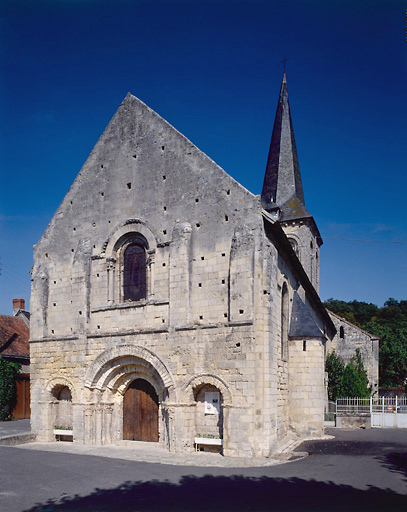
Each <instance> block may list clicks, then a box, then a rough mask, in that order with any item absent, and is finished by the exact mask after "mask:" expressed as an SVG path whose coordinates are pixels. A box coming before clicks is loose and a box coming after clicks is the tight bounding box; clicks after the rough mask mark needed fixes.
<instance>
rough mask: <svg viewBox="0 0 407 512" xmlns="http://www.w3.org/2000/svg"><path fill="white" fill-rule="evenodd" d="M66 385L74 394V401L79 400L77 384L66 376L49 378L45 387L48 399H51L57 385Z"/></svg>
mask: <svg viewBox="0 0 407 512" xmlns="http://www.w3.org/2000/svg"><path fill="white" fill-rule="evenodd" d="M57 386H60V387H64V386H66V387H67V388H69V390H70V391H71V395H72V402H77V393H76V389H75V386H74V385H73V383H72V382H71V381H70V380H68V379H66V378H65V377H60V376H59V377H54V378H53V379H51V380H49V381H48V383H47V384H46V386H45V388H44V394H45V397H46V399H49V397H50V395H51V394H52V391H53V390H54V389H55V388H56V387H57Z"/></svg>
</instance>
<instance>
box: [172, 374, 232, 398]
mask: <svg viewBox="0 0 407 512" xmlns="http://www.w3.org/2000/svg"><path fill="white" fill-rule="evenodd" d="M204 384H211V385H212V386H215V387H216V388H218V389H219V391H220V392H221V393H222V396H223V405H232V398H233V397H232V392H231V390H230V387H229V386H228V384H226V382H225V381H224V380H223V379H221V378H220V377H218V376H217V375H214V374H212V373H201V374H199V375H195V376H194V377H192V378H190V379H188V381H187V382H185V384H184V385H183V386H182V392H183V397H184V400H185V401H186V402H193V401H194V389H195V388H197V387H198V386H202V385H204Z"/></svg>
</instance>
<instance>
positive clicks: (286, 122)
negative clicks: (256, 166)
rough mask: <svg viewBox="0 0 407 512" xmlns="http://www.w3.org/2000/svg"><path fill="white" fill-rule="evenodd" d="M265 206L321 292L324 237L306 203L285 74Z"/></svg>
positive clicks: (269, 166) (263, 198) (266, 181)
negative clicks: (321, 257) (321, 258)
mask: <svg viewBox="0 0 407 512" xmlns="http://www.w3.org/2000/svg"><path fill="white" fill-rule="evenodd" d="M261 201H262V206H263V208H264V209H265V210H266V211H268V212H269V213H271V214H272V215H273V216H274V217H275V218H277V219H278V222H279V223H280V224H281V227H282V228H283V230H284V232H285V234H286V235H287V237H288V239H289V241H290V243H291V246H292V247H293V249H294V251H295V253H296V255H297V257H298V259H299V260H300V262H301V263H302V266H303V268H304V270H305V272H306V273H307V275H308V277H309V279H310V281H311V283H312V284H313V286H314V288H315V290H316V291H317V292H318V293H319V248H320V246H321V245H322V243H323V242H322V238H321V235H320V234H319V231H318V228H317V225H316V223H315V221H314V219H313V217H312V215H311V214H310V213H309V212H308V210H307V208H306V207H305V200H304V192H303V189H302V181H301V174H300V167H299V163H298V155H297V147H296V144H295V138H294V130H293V125H292V120H291V113H290V105H289V102H288V91H287V80H286V75H285V73H284V75H283V81H282V83H281V89H280V96H279V98H278V104H277V111H276V117H275V120H274V127H273V134H272V136H271V143H270V150H269V154H268V159H267V167H266V174H265V177H264V183H263V191H262V194H261Z"/></svg>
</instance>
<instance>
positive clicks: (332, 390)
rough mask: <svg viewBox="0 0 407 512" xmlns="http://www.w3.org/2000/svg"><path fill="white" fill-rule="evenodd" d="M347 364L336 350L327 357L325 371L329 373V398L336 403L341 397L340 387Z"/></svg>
mask: <svg viewBox="0 0 407 512" xmlns="http://www.w3.org/2000/svg"><path fill="white" fill-rule="evenodd" d="M344 369H345V363H344V362H343V359H342V358H341V357H340V356H338V355H337V353H336V352H335V350H333V351H332V352H331V353H330V354H328V355H327V356H326V361H325V371H326V372H327V373H328V398H329V400H333V401H335V400H336V399H337V398H338V397H339V396H340V395H339V392H340V385H341V380H342V375H343V371H344Z"/></svg>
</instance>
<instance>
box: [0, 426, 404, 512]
mask: <svg viewBox="0 0 407 512" xmlns="http://www.w3.org/2000/svg"><path fill="white" fill-rule="evenodd" d="M330 433H332V431H331V432H330ZM334 433H335V436H336V438H335V439H333V440H329V441H313V442H306V443H303V445H301V446H300V447H299V450H301V451H303V450H306V451H308V452H309V453H310V455H309V457H307V458H305V459H302V460H298V461H295V462H290V463H288V464H282V465H278V466H271V467H261V468H254V467H252V468H208V467H206V468H202V467H201V468H200V467H185V466H170V465H164V464H150V463H145V462H135V461H129V460H120V459H112V458H105V457H97V456H90V455H77V454H71V453H56V452H45V451H41V450H32V449H28V448H25V446H26V445H22V446H20V447H6V446H0V461H1V462H0V510H1V511H2V512H3V511H4V512H23V511H24V512H28V511H29V512H68V511H69V512H74V511H75V512H79V511H81V512H88V511H89V512H90V511H92V512H116V511H120V512H136V511H140V512H147V511H156V512H158V511H160V512H166V511H168V512H175V511H179V512H186V511H188V512H190V511H195V510H196V511H209V510H211V511H222V512H223V511H232V510H233V511H249V510H250V511H266V510H267V511H286V510H301V511H302V512H308V511H318V512H319V511H321V512H322V511H324V512H326V511H331V510H332V511H356V510H357V511H358V512H360V511H386V512H388V511H389V512H392V511H403V512H406V510H407V430H402V429H400V430H387V429H386V430H385V429H381V430H335V431H334Z"/></svg>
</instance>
